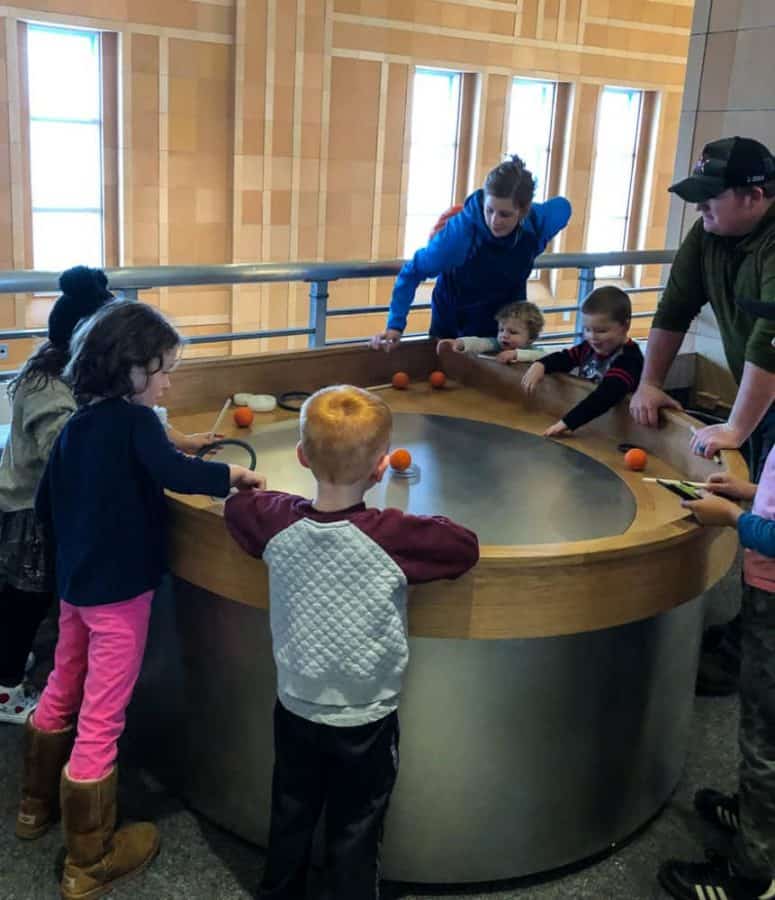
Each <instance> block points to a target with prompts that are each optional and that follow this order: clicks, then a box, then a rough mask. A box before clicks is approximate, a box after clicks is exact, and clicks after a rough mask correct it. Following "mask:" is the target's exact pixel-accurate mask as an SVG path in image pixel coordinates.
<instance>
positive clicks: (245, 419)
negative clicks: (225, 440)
mask: <svg viewBox="0 0 775 900" xmlns="http://www.w3.org/2000/svg"><path fill="white" fill-rule="evenodd" d="M234 422H235V424H236V425H237V426H238V427H239V428H247V427H248V426H249V425H250V424H251V423H252V422H253V410H252V409H250V407H248V406H238V407H237V408H236V409H235V410H234Z"/></svg>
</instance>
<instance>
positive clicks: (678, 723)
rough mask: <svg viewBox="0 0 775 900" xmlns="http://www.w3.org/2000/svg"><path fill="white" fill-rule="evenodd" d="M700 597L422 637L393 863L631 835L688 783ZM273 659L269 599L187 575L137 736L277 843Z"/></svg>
mask: <svg viewBox="0 0 775 900" xmlns="http://www.w3.org/2000/svg"><path fill="white" fill-rule="evenodd" d="M701 621H702V604H701V601H699V600H695V601H693V602H691V603H687V604H685V605H683V606H681V607H679V608H678V609H675V610H673V611H672V612H670V613H667V614H664V615H660V616H658V617H656V618H653V619H648V620H646V621H642V622H637V623H634V624H631V625H626V626H623V627H619V628H613V629H609V630H604V631H598V632H590V633H585V634H578V635H570V636H567V637H555V638H546V639H530V640H492V641H478V640H436V639H429V638H413V639H411V641H410V646H411V662H410V665H409V671H408V674H407V678H406V688H405V692H404V697H403V699H402V703H401V708H400V719H401V766H400V773H399V778H398V783H397V786H396V790H395V793H394V796H393V799H392V802H391V805H390V811H389V814H388V820H387V825H386V833H385V843H384V852H383V863H384V866H383V869H384V875H385V877H387V878H390V879H397V880H405V881H420V882H430V883H440V882H466V881H489V880H494V879H502V878H512V877H517V876H522V875H528V874H530V873H534V872H538V871H542V870H547V869H552V868H555V867H558V866H561V865H564V864H566V863H570V862H573V861H576V860H580V859H584V858H585V857H588V856H590V855H592V854H594V853H597V852H599V851H601V850H604V849H606V848H607V847H609V846H611V845H612V844H613V843H615V842H617V841H620V840H622V839H623V838H624V837H626V836H627V835H629V834H631V833H632V832H633V831H635V830H636V829H637V828H638V827H639V826H640V825H642V824H643V823H644V822H645V821H647V820H648V819H649V818H650V817H651V816H652V815H653V814H654V813H655V812H656V811H657V810H658V809H659V808H660V807H661V806H662V805H663V804H664V803H665V801H666V800H667V798H668V796H669V795H670V793H671V791H672V790H673V789H674V787H675V785H676V783H677V781H678V779H679V776H680V773H681V769H682V766H683V762H684V757H685V752H686V747H687V742H688V737H689V723H690V717H691V711H692V701H693V685H694V678H695V673H696V665H697V654H698V643H699V634H700V628H701ZM274 699H275V672H274V664H273V661H272V652H271V640H270V633H269V623H268V615H267V613H266V612H264V611H261V610H257V609H252V608H250V607H247V606H244V605H241V604H238V603H234V602H231V601H227V600H223V599H221V598H218V597H214V596H213V595H211V594H208V593H207V592H205V591H203V590H201V589H199V588H195V587H192V586H191V585H188V584H187V583H185V582H181V581H178V582H176V585H175V592H174V596H173V592H172V591H170V590H168V589H167V590H162V591H160V592H159V595H158V597H157V599H156V601H155V602H154V611H153V617H152V624H151V635H150V639H149V644H148V651H147V654H146V659H145V664H144V669H143V673H142V676H141V679H140V682H139V684H138V688H137V691H136V696H135V700H134V702H133V704H132V707H131V708H130V722H129V728H128V732H129V738H130V741H131V742H132V743H133V745H134V748H135V750H137V751H138V752H139V754H140V755H141V758H142V759H143V761H144V762H145V763H146V764H147V765H149V767H150V768H152V769H155V770H156V771H157V772H158V773H159V774H160V775H161V776H162V778H163V779H164V780H165V781H166V782H167V783H168V784H169V785H170V786H171V787H172V788H173V789H176V790H177V791H178V792H180V793H181V794H182V796H184V797H185V799H186V800H187V801H188V802H189V803H190V804H191V805H192V806H193V807H194V808H195V809H197V810H199V811H201V812H202V813H203V814H204V815H206V816H207V817H209V818H210V819H212V820H213V821H215V822H217V823H219V824H220V825H222V826H223V827H225V828H226V829H228V830H230V831H232V832H234V833H236V834H238V835H240V836H242V837H244V838H246V839H247V840H249V841H253V842H255V843H257V844H260V845H265V844H266V839H267V834H268V824H269V822H268V819H269V799H270V783H271V772H272V752H273V751H272V707H273V704H274Z"/></svg>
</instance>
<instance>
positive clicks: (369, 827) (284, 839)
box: [225, 385, 479, 900]
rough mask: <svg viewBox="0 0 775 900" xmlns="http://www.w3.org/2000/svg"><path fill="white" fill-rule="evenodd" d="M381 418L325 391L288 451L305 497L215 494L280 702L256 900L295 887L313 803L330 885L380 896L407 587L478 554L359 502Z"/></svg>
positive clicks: (279, 896)
mask: <svg viewBox="0 0 775 900" xmlns="http://www.w3.org/2000/svg"><path fill="white" fill-rule="evenodd" d="M391 425H392V416H391V412H390V408H389V407H388V406H387V404H386V403H385V402H384V401H383V400H382V399H381V398H380V397H378V396H376V395H375V394H372V393H369V392H368V391H365V390H362V389H361V388H357V387H351V386H349V385H338V386H334V387H328V388H324V389H323V390H320V391H318V392H317V393H316V394H313V396H312V397H310V398H309V399H308V400H307V401H306V402H305V404H304V406H303V407H302V409H301V440H300V441H299V443H298V444H297V447H296V453H297V456H298V459H299V462H300V463H301V465H302V466H304V467H306V468H309V469H311V470H312V474H313V475H314V477H315V481H316V482H317V489H316V494H315V497H314V499H312V500H308V499H306V498H304V497H297V496H293V495H291V494H285V493H280V492H278V491H263V492H252V493H250V494H246V495H244V496H234V497H231V498H230V499H229V500H227V502H226V509H225V518H226V525H227V527H228V528H229V530H230V531H231V534H232V536H233V537H234V539H235V540H236V541H237V543H238V544H239V545H240V546H241V547H242V548H243V549H244V550H246V551H247V552H248V553H249V554H250V555H251V556H256V557H261V558H263V559H264V561H265V562H266V564H267V566H268V567H269V594H270V604H269V608H270V626H271V630H272V647H273V654H274V659H275V663H276V665H277V695H278V699H277V703H276V704H275V711H274V742H275V764H274V774H273V777H272V811H271V825H270V832H269V849H268V854H267V860H266V868H265V870H264V876H263V880H262V885H261V892H260V894H259V896H260V897H262V898H272V900H296V898H299V897H303V896H304V895H305V894H304V889H305V884H306V879H307V872H308V867H309V855H310V848H311V845H312V836H313V833H314V831H315V825H316V823H317V820H318V818H319V817H320V813H321V810H322V809H323V807H324V804H325V807H326V829H325V840H326V848H325V859H326V863H325V871H324V876H325V878H326V881H327V883H328V884H327V887H328V890H329V891H330V896H331V897H336V898H337V900H370V898H376V897H378V896H379V847H380V840H381V833H382V822H383V819H384V816H385V812H386V810H387V806H388V802H389V800H390V795H391V792H392V790H393V785H394V783H395V780H396V774H397V771H398V712H397V710H398V702H399V698H400V695H401V682H402V678H403V674H404V671H405V669H406V665H407V662H408V659H409V644H408V640H407V627H406V602H407V587H408V585H409V584H418V583H420V582H426V581H432V580H435V579H437V578H457V577H458V576H460V575H462V574H463V573H464V572H466V571H467V570H468V569H470V568H471V567H472V566H473V565H474V564H475V563H476V561H477V559H478V558H479V545H478V541H477V538H476V535H475V534H474V533H473V532H471V531H469V530H468V529H467V528H463V527H462V526H460V525H456V524H455V523H454V522H451V521H450V520H449V519H447V518H444V517H443V516H414V515H408V514H405V513H403V512H401V511H400V510H398V509H385V510H381V509H376V508H374V507H367V506H366V504H365V503H364V501H363V495H364V494H365V492H366V491H367V490H368V489H369V488H370V487H372V485H374V484H375V483H376V482H378V481H380V480H381V479H382V477H383V475H384V474H385V470H386V468H387V466H388V455H387V454H388V447H389V443H390V431H391Z"/></svg>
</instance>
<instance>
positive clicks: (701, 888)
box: [659, 853, 775, 900]
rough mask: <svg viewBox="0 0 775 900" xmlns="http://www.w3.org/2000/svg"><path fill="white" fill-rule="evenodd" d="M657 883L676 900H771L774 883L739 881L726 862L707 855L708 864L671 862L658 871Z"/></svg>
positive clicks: (740, 878) (749, 879) (774, 889)
mask: <svg viewBox="0 0 775 900" xmlns="http://www.w3.org/2000/svg"><path fill="white" fill-rule="evenodd" d="M659 883H660V884H661V885H662V887H663V888H664V889H665V890H666V891H667V892H668V894H670V895H671V896H673V897H677V898H678V900H771V898H775V880H773V879H771V878H766V879H761V880H760V879H754V878H743V877H742V876H741V875H738V874H736V873H735V871H734V870H733V869H732V866H731V864H730V862H729V860H727V859H725V858H724V857H723V856H719V855H718V854H715V853H708V862H704V863H685V862H679V861H678V860H675V859H671V860H669V861H668V862H666V863H663V864H662V865H661V866H660V868H659Z"/></svg>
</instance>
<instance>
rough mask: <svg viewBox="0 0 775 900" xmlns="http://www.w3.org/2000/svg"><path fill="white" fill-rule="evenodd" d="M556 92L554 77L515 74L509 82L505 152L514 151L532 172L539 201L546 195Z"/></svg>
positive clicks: (536, 196)
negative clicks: (539, 78)
mask: <svg viewBox="0 0 775 900" xmlns="http://www.w3.org/2000/svg"><path fill="white" fill-rule="evenodd" d="M556 95H557V85H556V84H555V82H553V81H536V80H534V79H532V78H514V79H513V81H512V83H511V107H510V112H509V125H508V137H507V145H506V152H507V153H516V154H517V155H518V156H519V157H521V159H523V160H524V161H525V165H526V166H527V168H528V169H529V170H530V171H531V172H532V173H533V177H534V178H535V180H536V191H535V199H536V200H537V201H538V202H541V201H543V200H545V199H546V196H547V180H548V177H549V159H550V151H551V146H552V127H553V125H554V105H555V98H556Z"/></svg>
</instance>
